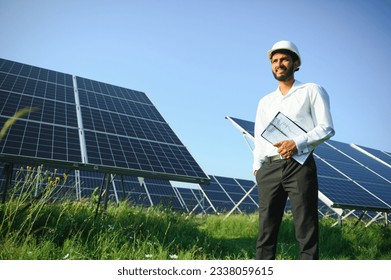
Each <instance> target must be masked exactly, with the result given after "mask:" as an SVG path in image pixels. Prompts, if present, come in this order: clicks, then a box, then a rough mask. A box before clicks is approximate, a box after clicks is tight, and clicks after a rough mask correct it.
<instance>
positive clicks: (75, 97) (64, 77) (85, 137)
mask: <svg viewBox="0 0 391 280" xmlns="http://www.w3.org/2000/svg"><path fill="white" fill-rule="evenodd" d="M0 94H1V101H2V102H1V103H0V104H1V105H0V109H1V111H0V127H2V126H3V124H4V123H5V122H6V121H7V119H9V118H10V117H12V116H13V115H14V114H15V112H17V111H19V110H20V109H22V108H24V107H34V108H38V110H37V111H35V112H33V113H31V114H29V115H28V116H26V117H23V118H21V119H19V120H18V121H17V122H16V123H15V124H14V125H13V126H12V127H11V128H10V129H9V131H8V133H7V135H6V137H5V138H4V139H2V141H1V142H0V161H3V162H19V163H24V162H35V163H45V164H51V165H56V166H58V167H64V168H76V169H80V170H86V171H94V172H96V171H98V172H104V173H113V174H122V175H128V176H137V177H150V178H155V179H167V180H178V181H186V182H203V183H207V182H208V181H209V178H208V176H207V175H206V174H205V173H204V171H203V170H202V169H201V167H200V166H199V165H198V164H197V162H196V161H195V159H194V158H193V156H192V155H191V154H190V153H189V151H188V150H187V149H186V147H185V146H184V145H183V144H182V142H181V141H180V140H179V138H178V137H177V136H176V134H175V133H174V132H173V131H172V129H171V128H170V127H169V125H168V124H167V122H166V121H165V120H164V119H163V117H162V116H161V115H160V113H159V112H158V111H157V109H156V108H155V106H154V105H153V104H152V102H151V101H150V100H149V98H148V97H147V96H146V94H145V93H143V92H139V91H135V90H131V89H126V88H123V87H118V86H114V85H110V84H106V83H102V82H98V81H93V80H90V79H85V78H81V77H76V76H71V75H69V74H64V73H60V72H56V71H51V70H47V69H43V68H38V67H34V66H30V65H25V64H21V63H17V62H13V61H9V60H5V59H0Z"/></svg>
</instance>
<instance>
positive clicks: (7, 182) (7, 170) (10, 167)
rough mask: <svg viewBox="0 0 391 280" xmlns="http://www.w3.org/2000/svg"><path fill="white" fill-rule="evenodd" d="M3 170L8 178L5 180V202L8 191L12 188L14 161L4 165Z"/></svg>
mask: <svg viewBox="0 0 391 280" xmlns="http://www.w3.org/2000/svg"><path fill="white" fill-rule="evenodd" d="M3 172H4V173H5V174H6V179H5V182H4V190H3V198H2V203H3V204H4V203H5V201H6V199H7V191H8V189H9V188H10V186H11V182H12V175H13V173H14V164H13V163H12V162H11V163H6V164H5V165H4V168H3Z"/></svg>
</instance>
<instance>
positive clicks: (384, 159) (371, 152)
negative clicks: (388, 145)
mask: <svg viewBox="0 0 391 280" xmlns="http://www.w3.org/2000/svg"><path fill="white" fill-rule="evenodd" d="M351 146H352V147H353V148H355V149H357V150H358V151H360V152H362V153H364V154H365V155H367V156H369V157H371V158H373V159H375V160H377V161H379V162H381V163H382V164H383V165H386V166H388V167H389V168H391V154H390V153H387V152H385V151H380V150H376V149H372V148H368V147H364V146H360V145H355V144H352V145H351Z"/></svg>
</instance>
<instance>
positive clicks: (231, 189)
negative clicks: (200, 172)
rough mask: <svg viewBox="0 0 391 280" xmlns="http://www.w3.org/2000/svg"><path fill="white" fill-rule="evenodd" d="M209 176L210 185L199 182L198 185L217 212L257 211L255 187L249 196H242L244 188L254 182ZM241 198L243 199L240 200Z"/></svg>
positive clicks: (247, 188) (246, 188)
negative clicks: (234, 210)
mask: <svg viewBox="0 0 391 280" xmlns="http://www.w3.org/2000/svg"><path fill="white" fill-rule="evenodd" d="M209 176H210V178H211V182H210V185H202V184H200V186H201V188H202V189H203V191H204V193H205V195H206V196H207V197H208V199H209V201H210V202H211V203H212V205H213V207H214V209H216V211H217V212H219V213H220V212H230V211H231V210H233V209H236V210H237V212H244V213H253V212H255V211H257V209H258V204H257V201H258V198H257V191H258V190H257V188H254V190H253V192H252V193H251V196H248V197H245V198H244V196H245V194H246V191H245V190H247V191H248V190H249V186H251V187H253V186H254V185H255V183H254V182H252V181H248V180H237V179H235V178H228V177H222V176H212V175H209ZM243 198H244V200H242V199H243Z"/></svg>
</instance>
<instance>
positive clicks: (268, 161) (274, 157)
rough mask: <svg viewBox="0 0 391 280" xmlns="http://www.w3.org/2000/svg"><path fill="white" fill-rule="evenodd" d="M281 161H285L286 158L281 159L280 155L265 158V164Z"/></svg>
mask: <svg viewBox="0 0 391 280" xmlns="http://www.w3.org/2000/svg"><path fill="white" fill-rule="evenodd" d="M282 159H286V158H283V157H281V155H275V156H271V157H265V162H266V163H272V162H274V161H278V160H282Z"/></svg>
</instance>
